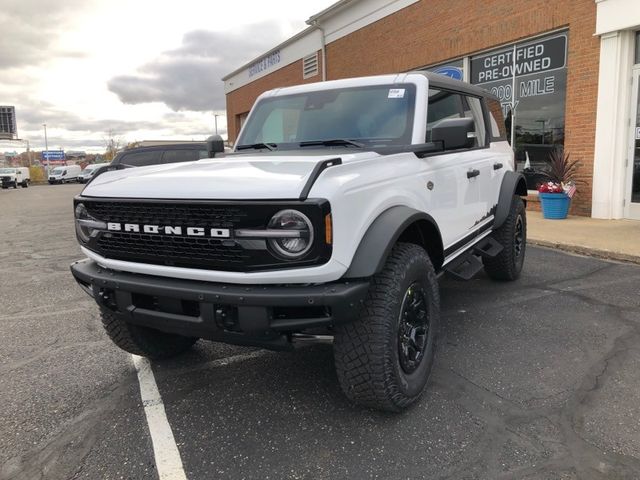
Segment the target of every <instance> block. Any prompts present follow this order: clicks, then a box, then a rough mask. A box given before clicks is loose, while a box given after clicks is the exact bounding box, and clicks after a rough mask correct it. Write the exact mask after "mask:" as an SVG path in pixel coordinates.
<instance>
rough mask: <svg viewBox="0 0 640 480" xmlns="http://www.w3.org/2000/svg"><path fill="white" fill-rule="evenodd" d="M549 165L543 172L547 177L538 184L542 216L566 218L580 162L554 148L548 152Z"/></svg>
mask: <svg viewBox="0 0 640 480" xmlns="http://www.w3.org/2000/svg"><path fill="white" fill-rule="evenodd" d="M547 162H548V164H549V167H548V169H547V171H545V172H544V176H545V177H546V178H547V179H548V181H547V182H544V183H542V184H540V185H539V186H538V198H540V205H541V207H542V216H543V217H544V218H548V219H552V220H561V219H563V218H567V214H568V213H569V207H570V206H571V199H572V198H573V195H574V194H575V193H576V183H579V182H580V180H578V179H577V178H576V174H577V173H578V169H579V168H580V162H579V161H578V160H571V159H570V158H569V154H567V155H565V154H564V151H563V150H562V149H561V148H556V149H555V150H553V151H552V152H551V153H550V154H549V158H548V160H547Z"/></svg>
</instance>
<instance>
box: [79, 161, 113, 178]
mask: <svg viewBox="0 0 640 480" xmlns="http://www.w3.org/2000/svg"><path fill="white" fill-rule="evenodd" d="M107 165H109V163H94V164H92V165H87V166H86V167H84V170H82V172H80V175H78V183H86V182H88V181H89V180H91V179H92V178H93V176H94V175H95V173H96V172H97V171H98V169H99V168H100V167H106V166H107Z"/></svg>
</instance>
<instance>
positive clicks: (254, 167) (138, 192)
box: [82, 152, 377, 200]
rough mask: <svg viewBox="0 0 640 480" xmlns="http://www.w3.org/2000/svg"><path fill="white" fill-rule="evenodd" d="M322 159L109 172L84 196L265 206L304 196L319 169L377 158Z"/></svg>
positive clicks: (257, 159)
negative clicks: (331, 163) (324, 165)
mask: <svg viewBox="0 0 640 480" xmlns="http://www.w3.org/2000/svg"><path fill="white" fill-rule="evenodd" d="M337 153H338V152H336V154H327V155H318V156H315V155H314V156H310V155H309V156H306V155H295V156H294V155H283V156H272V155H269V156H253V155H252V156H245V155H238V156H229V157H225V158H219V159H205V160H199V161H197V162H188V163H172V164H165V165H153V166H149V167H138V168H127V169H124V170H118V171H114V172H107V173H104V174H102V175H99V176H98V177H97V178H96V179H94V180H93V181H92V182H91V183H90V184H89V185H88V186H87V187H86V188H85V189H84V191H83V192H82V195H85V196H88V197H116V198H173V199H185V198H187V199H218V200H241V199H242V200H261V199H295V198H298V197H299V196H300V193H301V192H302V190H303V188H304V186H305V185H306V183H307V180H308V179H309V177H310V176H311V174H312V172H313V168H314V167H315V166H316V164H317V163H319V162H322V161H324V160H328V159H331V158H341V159H342V160H343V162H344V161H349V160H354V159H356V158H358V159H362V158H366V157H369V156H377V155H376V154H375V153H372V152H362V153H356V154H347V155H344V154H337Z"/></svg>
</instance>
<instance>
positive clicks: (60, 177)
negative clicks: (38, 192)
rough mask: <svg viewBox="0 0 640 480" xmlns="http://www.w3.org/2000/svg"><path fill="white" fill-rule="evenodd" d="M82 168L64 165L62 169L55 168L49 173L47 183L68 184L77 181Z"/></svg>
mask: <svg viewBox="0 0 640 480" xmlns="http://www.w3.org/2000/svg"><path fill="white" fill-rule="evenodd" d="M81 171H82V168H81V167H80V165H66V166H64V167H56V168H54V169H53V170H51V172H49V183H50V184H51V185H53V184H54V183H68V182H75V181H77V180H78V175H80V172H81Z"/></svg>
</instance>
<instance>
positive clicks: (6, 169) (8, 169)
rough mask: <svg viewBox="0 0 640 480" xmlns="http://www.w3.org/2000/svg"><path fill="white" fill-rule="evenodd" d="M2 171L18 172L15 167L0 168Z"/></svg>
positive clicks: (0, 171)
mask: <svg viewBox="0 0 640 480" xmlns="http://www.w3.org/2000/svg"><path fill="white" fill-rule="evenodd" d="M0 173H16V169H15V168H0Z"/></svg>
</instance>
